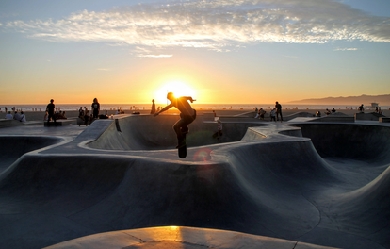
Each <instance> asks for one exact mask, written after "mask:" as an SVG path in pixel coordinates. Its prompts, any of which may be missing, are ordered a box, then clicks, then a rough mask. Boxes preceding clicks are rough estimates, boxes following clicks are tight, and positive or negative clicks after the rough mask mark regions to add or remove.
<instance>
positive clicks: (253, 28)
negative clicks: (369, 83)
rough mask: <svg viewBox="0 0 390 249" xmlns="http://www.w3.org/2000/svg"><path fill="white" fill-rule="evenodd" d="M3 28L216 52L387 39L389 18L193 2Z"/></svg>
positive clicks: (296, 4) (332, 6)
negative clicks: (255, 45)
mask: <svg viewBox="0 0 390 249" xmlns="http://www.w3.org/2000/svg"><path fill="white" fill-rule="evenodd" d="M4 27H7V28H11V29H15V30H16V31H18V32H23V33H26V34H28V35H29V37H33V38H38V39H44V40H49V41H72V42H79V41H94V42H95V41H98V42H109V43H112V44H132V45H136V46H139V47H141V46H146V47H150V48H164V47H177V46H180V47H200V48H208V49H213V50H217V51H229V48H230V47H236V46H245V45H246V44H250V43H261V42H286V43H325V42H330V41H340V40H346V41H369V42H390V19H389V18H384V17H376V16H371V15H369V14H368V13H365V12H363V11H359V10H357V9H353V8H351V7H349V6H348V5H345V4H342V3H341V2H336V1H332V0H311V1H308V0H253V1H249V0H237V1H228V0H202V1H193V0H192V1H191V0H190V1H185V2H177V3H174V2H172V3H170V4H165V5H161V4H160V5H157V4H155V5H137V6H131V7H124V8H115V9H112V10H109V11H105V12H94V11H88V10H83V11H80V12H78V13H72V14H71V15H70V16H69V17H68V18H65V19H60V20H52V19H49V20H33V21H29V22H25V21H20V20H17V21H13V22H8V23H6V24H5V25H4V26H3V27H2V28H4ZM144 56H145V57H147V56H149V57H153V55H149V54H146V55H145V54H144ZM167 56H168V55H157V56H155V57H157V58H161V57H167Z"/></svg>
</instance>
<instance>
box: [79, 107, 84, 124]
mask: <svg viewBox="0 0 390 249" xmlns="http://www.w3.org/2000/svg"><path fill="white" fill-rule="evenodd" d="M78 117H79V118H80V119H81V120H83V121H84V110H83V108H82V107H80V109H79V116H78Z"/></svg>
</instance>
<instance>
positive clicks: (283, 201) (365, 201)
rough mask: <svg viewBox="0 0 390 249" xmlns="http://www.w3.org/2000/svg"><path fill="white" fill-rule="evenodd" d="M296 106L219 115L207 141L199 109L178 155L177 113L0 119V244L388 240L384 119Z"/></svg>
mask: <svg viewBox="0 0 390 249" xmlns="http://www.w3.org/2000/svg"><path fill="white" fill-rule="evenodd" d="M308 116H309V115H306V114H305V113H300V114H297V115H295V116H292V117H290V118H288V120H286V122H283V123H281V122H277V123H271V122H259V121H257V120H253V118H251V117H244V116H239V117H220V120H221V121H222V123H223V135H222V136H221V137H220V139H219V140H216V139H213V138H212V134H213V133H214V132H215V130H216V122H215V121H214V120H213V119H212V118H209V117H208V116H207V115H199V116H198V118H197V119H196V121H195V122H194V123H193V124H191V125H190V127H189V128H190V132H189V134H188V136H187V143H188V156H187V158H185V159H179V158H178V156H177V149H175V145H176V142H177V141H176V138H175V134H174V132H173V130H172V128H171V126H172V124H173V123H174V122H175V120H177V118H178V117H177V116H176V115H168V114H167V115H160V116H158V117H153V116H152V115H131V114H129V115H117V116H115V117H113V119H106V120H97V121H95V122H94V123H92V125H90V126H88V127H79V126H76V125H68V126H63V127H43V126H39V127H38V126H33V125H31V126H30V127H23V126H17V127H6V128H1V129H0V141H1V158H2V160H1V164H0V170H1V174H0V205H1V206H0V219H1V222H0V224H1V225H0V229H1V230H2V235H3V236H1V238H0V244H1V245H3V246H4V248H45V247H46V248H148V247H151V246H155V247H156V248H202V247H203V248H204V247H210V248H390V239H389V238H388V237H389V236H388V234H389V232H390V227H389V224H390V223H389V219H390V211H389V207H390V201H389V193H388V189H389V185H390V169H389V166H390V153H389V152H390V142H389V137H390V124H389V123H386V122H379V121H372V120H354V119H353V117H352V118H351V117H344V116H340V117H339V118H335V116H333V117H332V118H330V117H329V118H328V119H327V117H324V118H313V117H308ZM9 134H13V135H9ZM99 246H100V247H99ZM158 246H160V247H158ZM164 246H165V247H164Z"/></svg>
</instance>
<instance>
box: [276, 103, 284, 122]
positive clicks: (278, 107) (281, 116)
mask: <svg viewBox="0 0 390 249" xmlns="http://www.w3.org/2000/svg"><path fill="white" fill-rule="evenodd" d="M275 108H276V121H279V115H280V122H283V114H282V105H281V104H279V102H278V101H276V102H275Z"/></svg>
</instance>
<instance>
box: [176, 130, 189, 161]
mask: <svg viewBox="0 0 390 249" xmlns="http://www.w3.org/2000/svg"><path fill="white" fill-rule="evenodd" d="M187 133H188V132H183V133H182V134H183V140H182V141H178V142H179V144H181V143H182V142H184V145H183V146H181V147H180V148H178V153H179V157H180V158H186V157H187V142H186V138H187Z"/></svg>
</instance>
